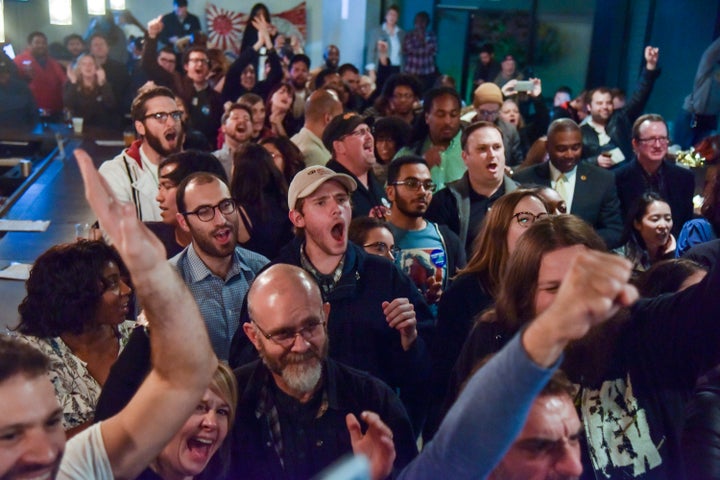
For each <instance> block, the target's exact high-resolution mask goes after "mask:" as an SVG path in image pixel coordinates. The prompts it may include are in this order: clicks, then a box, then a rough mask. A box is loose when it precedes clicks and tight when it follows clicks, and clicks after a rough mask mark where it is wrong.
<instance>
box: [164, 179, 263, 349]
mask: <svg viewBox="0 0 720 480" xmlns="http://www.w3.org/2000/svg"><path fill="white" fill-rule="evenodd" d="M177 209H178V212H179V213H178V214H177V221H178V226H179V227H180V228H181V229H183V230H184V231H186V232H188V233H190V235H191V237H192V242H191V243H190V245H188V246H187V247H186V248H185V250H183V251H182V252H180V253H179V254H178V255H176V256H175V257H173V258H171V259H170V263H171V264H172V265H174V266H175V268H177V270H178V272H179V273H180V276H181V277H182V278H183V280H184V281H185V283H186V284H187V286H188V288H189V289H190V292H191V293H192V295H193V297H195V301H196V302H197V304H198V306H199V307H200V313H201V314H202V316H203V319H204V320H205V325H206V326H207V328H208V333H209V334H210V342H211V343H212V346H213V350H215V354H216V355H217V356H218V358H219V359H220V360H224V361H227V359H228V355H229V352H230V342H231V340H232V338H233V335H234V334H235V332H236V331H237V329H238V327H239V326H240V310H241V308H242V304H243V301H244V299H245V295H246V294H247V291H248V289H249V288H250V283H252V281H253V279H254V278H255V276H256V275H257V273H258V272H259V271H260V270H261V269H262V268H263V267H264V266H265V265H266V264H267V263H268V260H267V259H266V258H265V257H263V256H262V255H260V254H257V253H255V252H251V251H250V250H246V249H244V248H242V247H240V246H238V244H237V236H238V229H239V225H240V217H239V213H238V211H237V208H236V205H235V201H234V200H233V199H232V198H231V197H230V190H229V189H228V187H227V185H226V184H225V182H223V181H222V180H221V179H220V178H219V177H216V176H215V175H213V174H210V173H206V172H198V173H194V174H192V175H190V176H189V177H187V178H185V179H184V180H183V181H182V182H180V185H178V187H177Z"/></svg>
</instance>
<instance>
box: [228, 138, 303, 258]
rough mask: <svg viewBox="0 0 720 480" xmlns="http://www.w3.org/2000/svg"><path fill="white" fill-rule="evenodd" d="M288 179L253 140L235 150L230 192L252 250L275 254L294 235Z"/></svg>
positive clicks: (272, 256) (272, 255)
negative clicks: (290, 217) (288, 201)
mask: <svg viewBox="0 0 720 480" xmlns="http://www.w3.org/2000/svg"><path fill="white" fill-rule="evenodd" d="M287 189H288V186H287V182H286V181H285V177H283V175H282V173H281V172H280V170H278V169H277V167H276V166H275V164H274V163H273V158H272V156H271V155H270V153H269V152H268V150H266V149H265V148H264V147H262V146H260V145H258V144H255V143H250V144H248V145H246V146H245V147H244V148H243V149H241V150H239V151H237V152H235V156H234V158H233V175H232V179H231V180H230V195H232V198H233V199H234V200H235V202H236V203H237V206H238V212H239V213H240V219H241V220H242V223H243V224H244V225H245V228H246V229H247V232H248V234H249V236H250V238H249V240H247V241H244V242H240V243H241V245H242V246H243V247H245V248H247V249H249V250H252V251H254V252H257V253H260V254H262V255H264V256H265V257H267V258H275V257H276V256H277V254H278V253H279V252H280V249H281V248H282V247H284V246H285V245H286V244H287V243H288V242H290V240H292V238H293V233H292V223H290V219H289V217H288V208H287Z"/></svg>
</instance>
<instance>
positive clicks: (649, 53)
mask: <svg viewBox="0 0 720 480" xmlns="http://www.w3.org/2000/svg"><path fill="white" fill-rule="evenodd" d="M659 58H660V49H659V48H657V47H651V46H650V45H648V46H647V47H645V68H647V69H648V70H655V69H656V68H657V63H658V59H659Z"/></svg>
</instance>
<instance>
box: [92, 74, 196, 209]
mask: <svg viewBox="0 0 720 480" xmlns="http://www.w3.org/2000/svg"><path fill="white" fill-rule="evenodd" d="M130 115H131V117H132V119H133V122H134V126H135V131H136V132H137V133H138V136H139V137H140V140H136V141H135V142H134V143H133V144H132V145H130V146H129V147H128V148H126V149H125V150H123V151H122V153H121V154H120V155H118V156H117V157H115V158H113V159H112V160H108V161H106V162H104V163H103V164H102V165H101V166H100V174H101V175H102V176H103V177H104V178H105V180H106V181H107V182H108V184H109V185H110V188H112V190H113V193H114V194H115V196H116V197H117V198H118V200H120V201H121V202H128V203H132V204H133V205H134V206H135V211H136V213H137V216H138V218H139V219H140V220H142V221H145V222H159V221H162V217H161V216H160V205H159V204H158V202H157V200H156V199H155V197H157V191H158V165H160V162H162V161H163V160H164V159H165V157H167V156H168V155H170V154H171V153H177V152H179V151H180V150H181V149H182V144H183V139H184V137H185V135H184V132H183V126H182V122H181V121H180V120H181V118H182V113H181V112H180V110H179V109H178V105H177V103H175V95H174V94H173V92H172V91H171V90H169V89H167V88H165V87H154V88H148V89H144V90H141V92H140V93H139V94H138V96H137V97H135V100H133V103H132V107H131V109H130Z"/></svg>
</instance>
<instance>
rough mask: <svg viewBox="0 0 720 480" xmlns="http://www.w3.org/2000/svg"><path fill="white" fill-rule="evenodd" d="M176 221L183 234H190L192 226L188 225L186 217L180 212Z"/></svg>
mask: <svg viewBox="0 0 720 480" xmlns="http://www.w3.org/2000/svg"><path fill="white" fill-rule="evenodd" d="M175 220H177V223H178V226H179V227H180V229H181V230H182V231H183V232H187V233H190V225H188V223H187V218H185V215H183V214H182V213H179V212H178V213H176V214H175Z"/></svg>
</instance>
